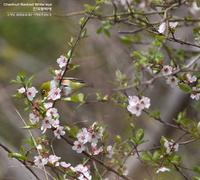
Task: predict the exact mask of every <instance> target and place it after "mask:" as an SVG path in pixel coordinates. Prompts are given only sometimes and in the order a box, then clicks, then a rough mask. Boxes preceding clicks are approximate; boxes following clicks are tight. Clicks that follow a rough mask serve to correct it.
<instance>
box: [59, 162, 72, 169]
mask: <svg viewBox="0 0 200 180" xmlns="http://www.w3.org/2000/svg"><path fill="white" fill-rule="evenodd" d="M60 166H61V167H63V168H65V169H67V168H69V167H70V166H71V164H70V163H66V162H64V161H62V162H60Z"/></svg>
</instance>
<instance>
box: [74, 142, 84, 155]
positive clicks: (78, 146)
mask: <svg viewBox="0 0 200 180" xmlns="http://www.w3.org/2000/svg"><path fill="white" fill-rule="evenodd" d="M72 149H73V150H74V151H76V152H77V153H82V152H83V151H85V145H84V144H83V143H81V142H79V141H74V146H72Z"/></svg>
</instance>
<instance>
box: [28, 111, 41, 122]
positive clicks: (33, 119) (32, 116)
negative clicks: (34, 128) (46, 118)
mask: <svg viewBox="0 0 200 180" xmlns="http://www.w3.org/2000/svg"><path fill="white" fill-rule="evenodd" d="M29 120H30V121H31V123H32V124H36V123H38V122H39V121H40V118H39V116H38V115H37V114H34V113H30V114H29Z"/></svg>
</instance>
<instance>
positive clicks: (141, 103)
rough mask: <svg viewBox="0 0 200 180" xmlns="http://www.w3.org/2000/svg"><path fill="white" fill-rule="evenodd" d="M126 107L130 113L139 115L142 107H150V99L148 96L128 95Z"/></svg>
mask: <svg viewBox="0 0 200 180" xmlns="http://www.w3.org/2000/svg"><path fill="white" fill-rule="evenodd" d="M128 103H129V104H128V106H127V109H128V111H129V112H130V113H131V114H135V115H136V116H140V115H141V113H142V110H143V109H145V108H146V109H148V108H149V107H150V105H151V104H150V99H149V98H148V97H144V96H143V97H142V98H141V99H139V97H137V96H129V98H128Z"/></svg>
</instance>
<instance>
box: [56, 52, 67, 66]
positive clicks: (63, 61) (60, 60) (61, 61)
mask: <svg viewBox="0 0 200 180" xmlns="http://www.w3.org/2000/svg"><path fill="white" fill-rule="evenodd" d="M57 63H58V65H59V67H60V68H63V67H65V66H66V65H67V58H66V57H65V56H63V55H61V56H60V57H59V58H58V59H57Z"/></svg>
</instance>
